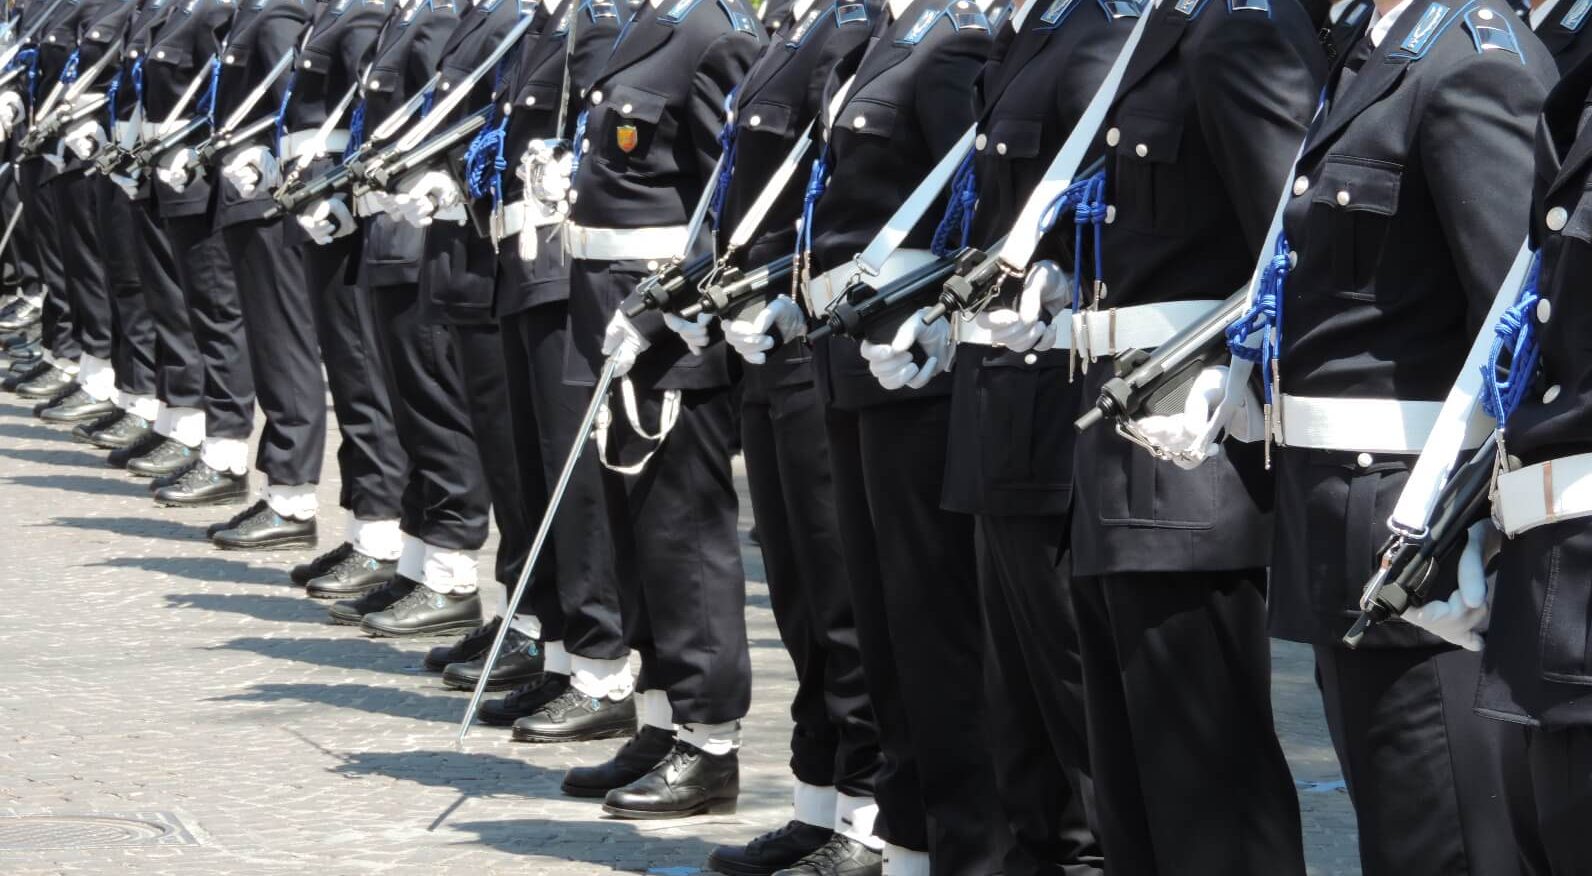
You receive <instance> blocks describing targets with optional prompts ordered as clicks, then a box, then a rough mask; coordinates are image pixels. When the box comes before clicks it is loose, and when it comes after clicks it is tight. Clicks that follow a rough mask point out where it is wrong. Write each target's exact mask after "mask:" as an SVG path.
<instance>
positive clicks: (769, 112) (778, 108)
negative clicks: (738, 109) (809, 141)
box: [741, 100, 796, 136]
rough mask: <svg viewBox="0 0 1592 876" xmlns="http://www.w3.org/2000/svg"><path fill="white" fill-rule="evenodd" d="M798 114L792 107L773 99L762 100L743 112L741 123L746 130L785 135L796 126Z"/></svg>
mask: <svg viewBox="0 0 1592 876" xmlns="http://www.w3.org/2000/svg"><path fill="white" fill-rule="evenodd" d="M795 122H796V114H795V113H794V112H792V111H791V108H790V107H788V106H786V105H784V104H782V103H774V102H772V101H767V100H760V101H758V102H757V103H754V104H752V105H751V106H748V107H747V108H746V109H745V111H743V112H742V113H741V124H742V125H744V126H746V130H755V131H762V132H764V133H769V134H776V135H779V136H785V135H787V134H790V133H791V128H793V127H795Z"/></svg>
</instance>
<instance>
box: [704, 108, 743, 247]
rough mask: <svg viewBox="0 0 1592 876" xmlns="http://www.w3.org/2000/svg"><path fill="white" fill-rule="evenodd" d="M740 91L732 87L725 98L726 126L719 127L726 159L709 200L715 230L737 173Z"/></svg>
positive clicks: (722, 215) (720, 166)
mask: <svg viewBox="0 0 1592 876" xmlns="http://www.w3.org/2000/svg"><path fill="white" fill-rule="evenodd" d="M738 91H740V87H739V86H737V87H735V88H732V89H730V93H729V95H728V96H726V97H725V98H724V127H722V128H720V129H719V154H720V155H722V156H723V157H724V160H723V161H721V162H720V163H719V176H718V179H716V180H714V181H713V197H712V198H711V199H710V200H709V201H708V210H709V211H711V215H712V217H713V230H714V231H718V230H719V220H720V219H722V218H723V217H724V201H725V199H726V198H727V197H729V194H730V177H732V176H733V175H734V174H735V144H736V142H737V141H738V140H739V139H740V137H739V136H738V135H739V134H740V126H739V125H737V124H736V123H735V94H736V92H738Z"/></svg>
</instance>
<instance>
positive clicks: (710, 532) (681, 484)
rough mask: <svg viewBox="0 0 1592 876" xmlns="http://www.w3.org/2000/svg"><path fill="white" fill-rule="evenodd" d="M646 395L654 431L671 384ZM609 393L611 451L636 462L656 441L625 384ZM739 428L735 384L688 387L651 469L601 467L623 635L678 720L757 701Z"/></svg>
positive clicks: (728, 712)
mask: <svg viewBox="0 0 1592 876" xmlns="http://www.w3.org/2000/svg"><path fill="white" fill-rule="evenodd" d="M637 396H638V400H637V409H638V412H639V414H640V420H641V424H642V427H643V428H644V429H646V430H647V431H648V432H649V433H650V432H655V431H656V429H657V428H658V422H659V417H660V414H661V410H662V404H663V392H662V391H661V390H637ZM610 404H611V406H612V409H613V412H614V417H613V425H612V427H611V428H610V429H609V433H608V454H609V459H610V460H612V461H615V462H618V463H620V464H630V463H634V462H637V461H639V460H640V459H641V458H642V456H643V455H644V454H645V453H647V452H648V451H650V450H652V449H653V448H654V446H656V445H655V442H653V441H649V440H647V439H645V438H642V437H640V436H638V435H636V434H635V431H634V429H633V428H632V424H631V423H630V422H629V418H628V417H626V416H625V414H624V413H623V409H624V406H623V405H622V404H621V403H620V400H619V391H618V389H617V388H616V389H615V390H614V391H613V393H612V395H611V398H610ZM733 431H734V411H733V409H732V406H731V402H730V391H729V388H728V387H724V388H721V389H701V390H685V391H682V392H681V394H680V418H679V421H678V422H677V423H676V424H675V427H674V430H673V431H672V432H670V433H669V435H668V437H667V438H665V439H664V441H663V444H662V446H660V447H657V454H656V455H655V456H653V457H652V459H651V461H650V462H648V463H647V466H646V468H644V469H643V470H642V471H641V473H640V474H636V475H623V474H619V473H617V472H614V471H611V470H608V469H604V471H603V474H602V476H603V494H604V505H605V507H606V509H607V512H608V520H609V527H610V528H611V530H612V531H613V535H614V538H613V541H614V566H615V571H616V573H617V574H618V576H619V586H620V594H621V597H622V605H623V614H624V623H625V637H626V639H627V640H628V641H629V642H630V646H631V647H632V648H634V649H635V650H636V651H637V652H639V653H640V655H641V674H640V677H639V679H638V680H637V683H636V686H637V688H638V689H640V690H661V691H665V692H667V693H668V695H669V704H670V706H672V707H673V712H674V720H675V722H676V723H679V724H718V723H725V722H729V721H737V720H740V719H741V718H743V717H745V716H746V712H747V710H748V708H750V706H751V700H752V662H751V654H750V651H749V649H748V647H747V643H746V577H745V572H744V571H743V570H742V568H741V553H740V544H739V537H738V535H737V533H736V517H737V500H736V496H735V481H734V476H733V475H732V473H731V470H730V449H729V448H730V437H731V433H732V432H733ZM597 449H598V448H596V447H593V448H591V450H597ZM588 452H590V451H588Z"/></svg>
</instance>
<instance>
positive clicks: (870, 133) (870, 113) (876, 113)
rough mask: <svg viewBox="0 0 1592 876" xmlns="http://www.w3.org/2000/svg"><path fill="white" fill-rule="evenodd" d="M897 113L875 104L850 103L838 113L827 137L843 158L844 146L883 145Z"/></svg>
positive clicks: (898, 111)
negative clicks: (854, 144)
mask: <svg viewBox="0 0 1592 876" xmlns="http://www.w3.org/2000/svg"><path fill="white" fill-rule="evenodd" d="M899 115H900V110H898V109H897V108H896V107H894V106H892V105H890V104H888V103H882V102H880V101H875V100H866V99H863V100H853V101H850V102H849V103H847V104H846V105H845V106H844V107H841V109H840V115H838V116H836V117H835V123H834V125H832V126H831V127H830V137H831V139H832V140H833V141H834V143H835V148H836V150H837V152H838V153H839V154H842V155H843V154H845V149H846V146H845V144H846V143H856V144H865V143H871V144H873V145H875V146H880V145H886V144H888V143H889V141H890V137H891V136H892V135H893V134H894V133H895V129H896V119H897V118H898V116H899Z"/></svg>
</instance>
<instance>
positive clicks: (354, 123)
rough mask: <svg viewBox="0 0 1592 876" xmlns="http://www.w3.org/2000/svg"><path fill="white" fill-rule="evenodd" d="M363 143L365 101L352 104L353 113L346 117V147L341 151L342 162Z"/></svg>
mask: <svg viewBox="0 0 1592 876" xmlns="http://www.w3.org/2000/svg"><path fill="white" fill-rule="evenodd" d="M364 141H365V101H364V100H360V101H359V103H356V104H354V112H353V113H352V114H351V115H349V117H348V146H346V147H344V149H343V160H344V161H347V160H348V159H349V158H351V157H352V156H353V154H354V153H355V152H358V151H359V147H360V145H361V144H362V143H364Z"/></svg>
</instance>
